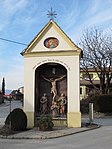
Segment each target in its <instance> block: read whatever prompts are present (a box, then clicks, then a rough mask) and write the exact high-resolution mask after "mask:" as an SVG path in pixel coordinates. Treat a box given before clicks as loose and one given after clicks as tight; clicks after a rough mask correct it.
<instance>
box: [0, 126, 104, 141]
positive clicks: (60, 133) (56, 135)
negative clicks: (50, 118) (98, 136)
mask: <svg viewBox="0 0 112 149" xmlns="http://www.w3.org/2000/svg"><path fill="white" fill-rule="evenodd" d="M100 127H101V125H96V126H94V127H92V128H87V127H84V128H83V127H82V129H83V130H76V129H75V128H70V129H65V130H58V131H53V133H51V131H50V132H46V135H44V134H45V132H42V133H41V135H40V136H38V134H33V133H32V135H31V134H29V135H26V136H25V135H24V136H23V133H22V135H21V133H18V134H14V135H10V136H2V135H0V138H1V139H53V138H60V137H65V136H69V135H73V134H77V133H82V132H86V131H90V130H94V129H98V128H100Z"/></svg>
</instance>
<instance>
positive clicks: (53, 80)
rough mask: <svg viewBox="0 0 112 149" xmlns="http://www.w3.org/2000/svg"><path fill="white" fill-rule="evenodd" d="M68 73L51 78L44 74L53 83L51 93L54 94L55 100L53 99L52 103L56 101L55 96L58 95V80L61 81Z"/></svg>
mask: <svg viewBox="0 0 112 149" xmlns="http://www.w3.org/2000/svg"><path fill="white" fill-rule="evenodd" d="M65 76H66V75H63V76H61V77H59V78H56V79H54V78H50V79H47V78H46V77H44V76H42V78H43V79H44V80H46V81H48V82H50V83H51V93H52V94H53V100H52V103H53V102H55V97H56V95H57V88H56V83H57V81H61V80H62V79H63V78H64V77H65Z"/></svg>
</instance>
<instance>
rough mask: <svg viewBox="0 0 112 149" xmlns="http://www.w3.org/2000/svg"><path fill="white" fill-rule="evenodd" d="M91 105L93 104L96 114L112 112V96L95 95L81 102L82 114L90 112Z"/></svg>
mask: <svg viewBox="0 0 112 149" xmlns="http://www.w3.org/2000/svg"><path fill="white" fill-rule="evenodd" d="M89 103H93V105H94V111H95V112H102V113H110V112H112V95H94V96H92V97H88V98H87V99H85V100H82V101H81V112H82V113H83V114H85V113H88V112H89Z"/></svg>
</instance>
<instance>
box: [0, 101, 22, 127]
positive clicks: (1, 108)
mask: <svg viewBox="0 0 112 149" xmlns="http://www.w3.org/2000/svg"><path fill="white" fill-rule="evenodd" d="M15 108H22V103H21V101H12V102H11V110H13V109H15ZM9 113H10V102H9V101H7V100H5V101H4V103H3V104H1V105H0V126H1V125H4V121H5V119H6V117H7V115H8V114H9Z"/></svg>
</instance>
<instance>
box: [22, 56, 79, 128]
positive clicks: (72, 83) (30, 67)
mask: <svg viewBox="0 0 112 149" xmlns="http://www.w3.org/2000/svg"><path fill="white" fill-rule="evenodd" d="M49 62H53V63H55V62H56V63H59V64H61V65H63V66H64V67H65V68H66V69H67V85H68V86H67V95H68V117H69V120H68V125H69V127H72V126H73V127H80V126H81V117H80V116H81V115H80V91H79V86H80V84H79V79H80V78H79V55H75V56H55V57H52V56H51V57H27V58H25V60H24V65H25V66H24V68H25V70H24V72H25V73H24V111H25V112H26V113H27V115H28V116H29V115H32V118H31V120H30V118H28V119H29V122H28V123H29V124H28V125H29V127H30V125H31V126H32V124H33V123H32V121H33V120H34V119H33V114H34V110H35V109H34V107H35V106H34V103H35V97H34V95H35V70H36V68H37V67H39V66H40V65H42V64H44V63H49ZM74 68H75V69H74ZM75 116H76V117H77V119H78V120H77V121H76V124H74V123H75V119H74V123H73V122H72V121H73V119H72V118H75ZM71 122H72V123H71Z"/></svg>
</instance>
